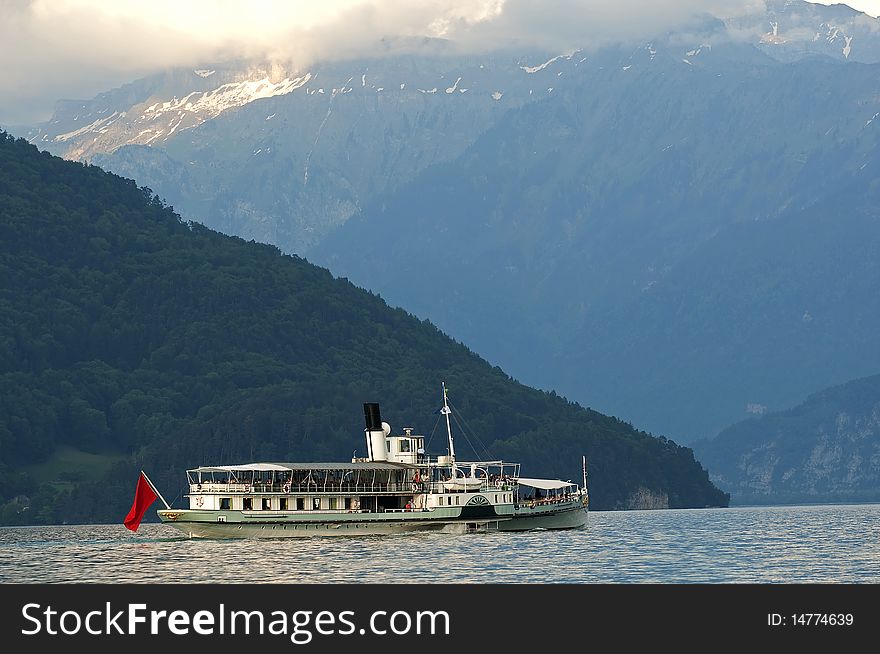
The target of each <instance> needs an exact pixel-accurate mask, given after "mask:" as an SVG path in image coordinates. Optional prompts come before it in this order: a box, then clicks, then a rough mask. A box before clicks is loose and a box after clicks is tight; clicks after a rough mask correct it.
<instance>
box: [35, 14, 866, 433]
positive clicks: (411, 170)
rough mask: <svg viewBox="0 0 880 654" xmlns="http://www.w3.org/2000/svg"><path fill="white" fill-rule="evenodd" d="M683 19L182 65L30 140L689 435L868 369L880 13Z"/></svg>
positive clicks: (476, 27)
mask: <svg viewBox="0 0 880 654" xmlns="http://www.w3.org/2000/svg"><path fill="white" fill-rule="evenodd" d="M514 4H515V3H514ZM624 4H626V3H624ZM510 6H513V5H510ZM627 6H629V5H627ZM674 6H675V7H676V8H679V7H682V6H683V5H674ZM507 7H508V5H505V8H507ZM736 7H737V8H746V9H751V5H748V4H743V5H740V4H737V5H736ZM673 13H674V12H673ZM734 14H735V15H734ZM520 15H522V14H520ZM684 15H685V14H675V13H674V16H673V17H672V19H669V20H666V21H665V22H664V23H662V25H663V29H661V28H657V31H656V32H654V33H653V34H651V36H646V34H647V33H646V32H641V33H640V36H639V37H638V38H635V37H630V39H629V40H624V41H621V40H620V39H619V38H618V39H613V40H615V41H617V42H616V43H613V44H610V45H609V44H608V42H610V41H612V39H607V40H606V41H607V42H606V43H605V45H604V47H598V46H596V45H595V44H590V45H585V46H584V47H582V48H580V49H578V47H577V46H573V47H572V48H571V49H568V50H565V51H562V52H560V51H558V50H557V51H552V50H551V51H548V50H546V49H541V48H539V47H538V44H537V43H531V44H528V45H519V44H518V45H517V46H516V47H513V46H511V47H508V48H507V49H505V50H498V49H497V48H496V49H494V50H491V51H484V52H477V51H474V50H470V51H468V53H466V54H462V53H461V51H460V49H459V48H458V47H457V45H456V42H455V41H453V40H451V39H433V40H428V41H424V40H420V41H418V42H417V43H416V42H414V41H413V40H412V39H409V40H408V39H402V40H393V41H388V43H389V49H390V50H391V51H392V52H393V53H394V54H391V55H389V56H386V57H372V58H368V59H350V58H349V59H342V60H337V61H316V62H315V63H314V65H310V66H308V67H304V68H302V69H297V70H288V69H285V68H277V67H274V68H273V67H271V66H269V65H263V64H251V63H248V64H244V63H238V64H223V65H220V64H217V65H210V66H207V65H201V66H198V67H191V68H187V69H176V70H173V71H169V72H167V73H163V74H160V75H155V76H152V77H149V78H145V79H142V80H139V81H137V82H134V83H132V84H129V85H127V86H124V87H122V88H120V89H117V90H115V91H111V92H108V93H105V94H102V95H101V96H98V97H97V98H95V99H94V100H92V101H88V102H77V103H65V104H62V105H59V108H58V111H57V112H56V114H55V116H53V118H52V120H51V121H49V122H48V123H47V124H44V125H42V126H40V128H39V129H38V130H36V131H34V132H33V133H32V134H31V135H30V138H31V139H32V140H33V141H34V142H36V143H39V144H40V147H45V148H48V149H50V150H51V151H52V152H55V153H58V154H61V155H63V156H66V157H70V158H82V159H86V160H90V161H92V162H94V163H97V164H99V165H101V166H103V167H106V168H108V169H110V170H113V171H115V172H118V173H119V174H122V175H125V176H130V177H132V178H134V179H135V180H137V182H138V183H139V184H143V185H146V186H148V187H150V188H152V189H153V190H154V191H156V192H157V193H158V194H159V195H160V196H161V197H163V198H165V199H166V200H167V201H168V202H169V203H171V204H172V205H173V206H174V207H175V208H176V209H177V210H178V211H180V212H181V213H182V214H183V215H184V216H186V217H187V218H188V219H191V220H196V221H200V222H204V223H205V224H207V225H209V226H211V227H213V228H216V229H219V230H221V231H224V232H227V233H233V234H238V235H241V236H243V237H244V238H246V239H255V240H258V241H265V242H271V243H274V244H277V245H278V246H279V247H281V248H282V249H283V250H284V251H286V252H296V253H299V254H302V255H305V256H308V257H309V258H310V259H312V260H314V261H317V262H319V263H321V264H323V265H326V266H328V267H329V268H330V270H331V271H332V272H334V273H335V274H338V275H345V276H348V277H349V278H350V279H351V280H352V281H353V282H355V283H356V284H358V285H363V286H366V287H369V288H371V289H373V290H374V291H376V292H379V293H381V295H382V296H383V297H385V298H386V299H387V300H389V301H390V302H391V303H392V304H397V305H400V306H403V307H406V308H407V310H410V311H413V312H415V313H416V314H417V315H419V316H422V317H429V318H430V319H431V320H432V321H433V322H434V323H435V324H437V325H438V326H440V327H441V328H442V329H443V330H444V331H446V332H448V333H450V334H452V335H453V336H455V337H456V338H459V339H461V340H462V341H464V342H467V343H468V344H469V345H470V346H472V347H473V348H474V349H475V350H476V351H477V352H479V353H480V354H481V355H483V356H486V357H487V358H488V359H489V360H490V361H492V362H493V363H497V364H499V365H502V366H503V367H504V368H505V370H507V371H509V372H510V373H511V374H512V375H514V376H515V377H516V378H518V379H520V380H522V381H523V382H526V383H531V384H535V385H539V386H541V387H544V388H554V389H556V390H558V391H561V392H563V393H565V394H566V395H567V396H569V397H572V398H575V399H577V400H578V401H579V402H581V403H583V404H586V405H589V406H592V407H595V408H596V409H599V410H602V411H606V412H610V413H613V414H615V415H619V416H621V417H622V418H625V419H626V420H631V421H633V422H634V423H635V424H637V425H639V426H642V427H644V428H646V429H649V430H651V431H652V432H655V433H662V434H666V435H668V436H670V437H672V438H674V439H676V440H681V441H684V442H687V441H689V440H691V439H695V438H700V437H704V436H707V435H711V434H714V433H717V432H718V431H719V430H720V429H722V428H723V427H725V426H726V425H728V424H730V423H731V422H734V421H736V420H738V419H740V418H741V417H743V416H745V415H749V414H750V413H752V412H761V411H765V410H768V409H772V408H780V407H785V406H790V405H792V404H793V403H795V402H796V401H798V400H799V399H800V398H802V397H804V396H805V395H807V394H808V393H810V392H813V391H816V390H818V389H820V388H823V387H826V386H828V385H831V384H835V383H840V382H843V381H845V380H847V379H851V378H854V377H859V376H863V375H867V374H871V373H873V372H875V370H874V369H873V368H871V363H870V362H871V360H872V357H873V359H874V360H876V354H877V347H878V346H877V344H876V343H875V339H874V338H873V336H872V331H873V326H874V325H876V324H877V323H876V321H874V318H875V316H876V315H877V310H878V309H877V308H878V300H877V298H876V297H875V296H876V294H875V293H874V292H873V291H872V289H873V288H875V287H876V281H877V279H876V273H877V271H876V267H875V266H874V265H873V264H872V261H873V258H872V254H871V251H872V248H874V247H875V246H876V245H877V236H878V235H877V232H876V223H877V221H876V219H875V218H876V213H875V210H874V208H873V207H875V206H877V205H876V202H875V200H876V180H877V163H876V162H875V161H874V158H873V157H874V153H875V152H876V147H877V134H878V133H877V129H878V126H880V122H878V120H877V118H878V115H880V101H878V97H880V94H878V91H880V89H878V82H877V80H878V79H880V77H878V64H877V62H878V61H880V30H878V21H877V20H876V19H873V18H870V17H868V16H865V15H864V14H861V13H859V12H856V11H854V10H852V9H850V8H848V7H845V6H842V5H841V6H831V7H826V6H822V5H812V4H807V3H803V2H770V3H768V4H767V6H766V7H764V6H763V5H762V6H760V7H759V8H757V9H754V10H750V11H737V12H733V14H729V15H728V16H727V17H726V18H723V19H717V18H712V17H709V16H706V15H703V16H700V17H697V18H689V19H688V20H686V21H684V19H683V16H684ZM675 21H678V22H677V23H676V22H675ZM490 23H491V21H479V20H476V21H471V22H469V23H468V28H467V30H466V31H467V33H468V34H469V35H473V34H477V33H479V31H480V30H481V29H486V25H489V24H490ZM635 23H638V21H635ZM635 23H634V25H635ZM666 26H669V27H668V29H666ZM557 27H558V26H557ZM638 27H639V29H643V28H644V25H641V24H640V25H638ZM633 29H635V27H634V28H633ZM537 31H538V32H540V30H537ZM568 36H569V37H571V33H569V35H568ZM634 38H635V40H633V39H634ZM597 41H599V42H601V41H602V39H601V38H598V39H597ZM413 50H416V51H417V52H418V55H413V54H411V53H412V51H413ZM401 53H403V54H401Z"/></svg>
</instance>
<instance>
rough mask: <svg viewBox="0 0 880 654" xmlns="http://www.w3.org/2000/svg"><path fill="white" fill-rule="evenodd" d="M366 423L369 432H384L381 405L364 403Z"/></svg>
mask: <svg viewBox="0 0 880 654" xmlns="http://www.w3.org/2000/svg"><path fill="white" fill-rule="evenodd" d="M364 421H365V422H366V423H367V430H368V431H382V416H381V415H379V405H378V404H377V403H375V402H364Z"/></svg>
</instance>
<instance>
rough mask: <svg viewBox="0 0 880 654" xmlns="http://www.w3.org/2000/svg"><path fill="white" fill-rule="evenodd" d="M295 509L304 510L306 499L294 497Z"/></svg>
mask: <svg viewBox="0 0 880 654" xmlns="http://www.w3.org/2000/svg"><path fill="white" fill-rule="evenodd" d="M296 510H297V511H305V510H306V500H305V498H304V497H297V498H296Z"/></svg>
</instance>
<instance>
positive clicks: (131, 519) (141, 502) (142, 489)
mask: <svg viewBox="0 0 880 654" xmlns="http://www.w3.org/2000/svg"><path fill="white" fill-rule="evenodd" d="M157 497H159V496H158V495H157V494H156V491H154V490H153V487H152V486H151V485H150V482H149V481H147V476H146V475H145V474H144V472H143V470H141V476H140V479H138V483H137V488H136V489H135V491H134V504H132V505H131V511H129V512H128V515H127V516H125V520H124V522H123V524H124V525H125V526H126V527H128V528H129V529H131V530H132V531H137V530H138V527H139V526H140V524H141V520H142V519H143V517H144V513H146V512H147V509H149V508H150V504H152V503H153V502H155V501H156V498H157Z"/></svg>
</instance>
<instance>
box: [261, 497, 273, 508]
mask: <svg viewBox="0 0 880 654" xmlns="http://www.w3.org/2000/svg"><path fill="white" fill-rule="evenodd" d="M271 508H272V500H271V499H269V498H268V497H264V498H263V511H268V510H270V509H271Z"/></svg>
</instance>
